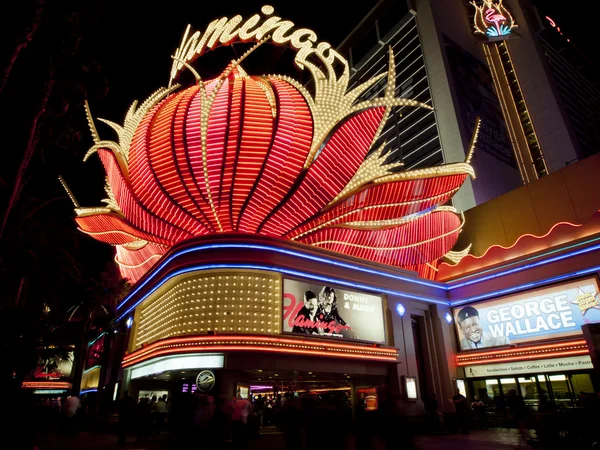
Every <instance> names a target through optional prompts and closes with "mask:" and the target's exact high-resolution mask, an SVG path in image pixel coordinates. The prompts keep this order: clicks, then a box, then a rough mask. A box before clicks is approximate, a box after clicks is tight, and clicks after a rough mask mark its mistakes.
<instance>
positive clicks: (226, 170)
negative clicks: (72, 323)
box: [65, 6, 475, 282]
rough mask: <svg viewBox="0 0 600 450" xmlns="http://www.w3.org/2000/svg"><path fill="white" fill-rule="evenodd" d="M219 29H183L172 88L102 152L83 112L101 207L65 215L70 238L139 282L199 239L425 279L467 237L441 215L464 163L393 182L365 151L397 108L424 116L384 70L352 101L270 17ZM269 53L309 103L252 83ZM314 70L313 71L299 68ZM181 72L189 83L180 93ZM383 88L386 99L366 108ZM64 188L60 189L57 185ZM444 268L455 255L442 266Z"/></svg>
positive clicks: (301, 39) (269, 82) (396, 166)
mask: <svg viewBox="0 0 600 450" xmlns="http://www.w3.org/2000/svg"><path fill="white" fill-rule="evenodd" d="M261 14H262V15H254V16H252V17H250V18H249V19H248V20H245V21H244V20H243V19H242V18H241V17H240V16H235V17H234V18H232V19H231V20H230V19H228V18H227V17H223V18H221V19H219V20H217V21H214V22H212V23H211V25H209V27H208V28H207V29H206V30H205V32H204V33H202V34H201V33H199V32H194V33H191V31H190V28H189V27H188V28H187V30H186V31H185V34H184V37H183V40H182V42H181V44H180V47H179V48H178V49H177V51H176V52H175V54H174V55H173V56H172V58H173V60H174V63H173V67H172V70H171V79H170V83H169V86H168V87H164V88H161V89H159V90H158V91H156V92H155V93H154V94H152V95H151V96H150V97H149V98H148V99H147V100H145V101H144V102H142V103H140V104H139V105H138V103H137V102H135V103H134V104H133V105H132V106H131V107H130V108H129V110H128V112H127V114H126V116H125V121H124V123H123V124H122V125H119V124H117V123H114V122H111V121H106V120H102V122H104V123H105V124H107V125H109V126H110V127H111V128H113V129H114V130H115V131H116V133H117V136H118V139H117V140H116V141H110V140H103V139H101V138H100V136H99V133H98V131H97V130H96V125H95V123H94V120H93V119H92V116H91V113H90V110H89V107H88V106H87V104H86V113H87V117H88V121H89V124H90V129H91V132H92V138H93V140H94V145H93V146H92V147H91V149H90V150H89V151H88V153H87V154H86V156H85V159H88V158H89V157H90V156H91V155H93V154H98V156H99V157H100V160H101V161H102V164H103V166H104V169H105V171H106V175H107V178H106V187H105V189H106V193H107V198H106V199H105V200H103V201H104V203H105V205H103V206H100V207H94V208H89V207H80V206H79V204H78V203H77V202H76V200H75V199H74V197H73V196H72V194H71V193H70V191H68V188H67V191H68V192H69V195H70V196H71V199H72V200H73V202H74V203H75V212H76V219H75V220H76V222H77V224H78V226H79V229H80V230H81V231H83V232H84V233H87V234H89V235H90V236H92V237H94V238H95V239H97V240H100V241H102V242H105V243H108V244H111V245H114V246H115V247H116V251H117V256H116V261H117V263H118V264H119V266H120V269H121V273H122V274H123V276H124V277H125V278H128V279H129V280H130V281H132V282H135V281H137V280H138V279H139V278H140V277H142V276H143V275H144V274H145V273H146V272H147V271H148V270H149V269H150V267H152V266H153V265H154V264H155V263H156V261H158V259H160V258H161V256H162V255H164V254H165V253H166V252H167V251H168V250H169V249H170V248H171V247H173V246H174V245H175V244H177V243H179V242H182V241H184V240H187V239H190V238H194V237H196V236H206V235H211V234H218V233H250V234H261V235H265V236H273V237H279V238H283V239H287V240H293V241H297V242H300V243H304V244H307V245H312V246H314V247H318V248H322V249H325V250H330V251H336V252H340V253H344V254H347V255H350V256H354V257H360V258H364V259H368V260H371V261H375V262H378V263H383V264H388V265H393V266H398V267H403V268H406V269H409V270H416V271H418V272H419V273H420V274H421V275H422V276H432V275H433V273H434V272H433V271H434V270H435V268H436V267H437V264H438V261H439V260H440V258H442V257H443V256H444V255H446V254H449V252H451V249H452V247H453V246H454V244H455V243H456V240H457V238H458V235H459V233H460V230H461V228H462V225H463V221H462V220H461V216H460V215H459V214H458V212H457V211H456V210H455V209H454V208H452V207H450V206H446V203H447V202H448V201H449V200H450V199H451V198H452V196H453V195H454V194H455V193H456V191H457V190H458V189H459V188H460V187H461V185H462V184H463V182H464V181H465V180H466V178H467V177H468V176H471V177H474V175H475V174H474V171H473V168H472V167H471V165H470V164H469V162H470V159H471V155H472V151H473V148H474V145H475V138H474V139H473V142H472V145H471V147H470V149H469V150H468V152H467V155H468V156H467V159H466V161H465V162H457V163H452V164H445V165H441V166H436V167H432V168H421V169H416V170H407V171H401V170H400V166H402V163H399V162H395V163H390V164H387V163H386V155H385V153H386V151H385V150H386V146H385V144H384V145H382V146H380V147H378V148H373V145H374V143H375V142H376V141H377V140H378V138H379V136H380V135H381V132H382V130H383V127H384V125H385V123H386V121H387V119H388V117H389V115H390V113H391V110H392V108H394V107H400V106H404V107H418V108H426V109H432V108H431V106H430V105H427V104H423V103H420V102H418V101H416V100H412V99H404V98H398V97H396V96H395V92H396V85H395V81H396V73H395V67H396V65H395V62H394V55H393V52H392V50H391V49H390V56H389V69H388V72H387V74H386V73H382V74H380V75H377V76H375V77H374V78H372V79H370V80H368V81H366V82H364V83H363V84H361V85H359V86H356V87H353V88H352V89H350V88H349V85H350V68H349V65H348V62H347V61H346V60H345V58H343V57H342V55H340V54H339V53H338V52H336V51H335V50H334V49H332V48H331V46H330V45H329V44H327V43H324V42H319V41H318V40H317V37H316V34H315V33H314V32H312V31H310V30H307V29H303V28H301V29H298V30H296V31H292V28H293V25H294V24H293V23H292V22H290V21H281V18H279V17H276V16H274V15H273V14H274V9H273V8H272V7H271V6H263V7H262V8H261ZM234 42H244V43H248V47H249V49H248V50H247V51H246V53H244V54H243V55H242V56H241V57H240V58H239V59H237V60H235V61H232V62H231V63H230V64H229V65H227V67H224V68H223V71H222V73H221V75H219V76H217V77H216V78H214V79H212V80H202V79H201V77H200V75H199V74H198V72H197V71H196V70H195V69H194V67H192V66H191V64H192V63H193V62H194V60H196V59H197V58H198V57H200V56H201V55H202V54H204V53H205V52H206V51H208V50H212V49H214V48H216V47H218V46H226V45H232V44H233V43H234ZM265 43H275V44H280V45H284V44H285V45H289V47H290V48H291V49H292V50H295V51H296V52H298V55H297V56H296V58H295V63H296V65H297V66H298V67H299V68H300V69H302V70H307V71H308V72H309V73H310V74H311V76H312V78H313V79H314V81H315V83H314V89H313V91H310V92H309V90H307V89H306V88H305V86H304V85H303V84H302V83H300V82H298V81H297V80H294V79H292V78H289V77H287V76H281V75H269V76H254V75H249V74H248V73H246V71H245V70H244V69H243V67H242V63H243V61H244V60H245V59H246V58H249V57H251V56H252V54H253V51H254V49H256V48H257V47H259V46H261V45H264V44H265ZM309 56H310V58H309ZM182 70H188V71H189V73H191V74H192V75H193V76H194V77H195V79H196V83H194V84H193V85H192V86H187V87H181V86H180V85H179V84H177V81H178V78H179V74H180V72H181V71H182ZM386 75H387V86H386V88H385V92H384V95H383V96H382V97H379V98H373V99H369V100H365V99H363V98H362V95H363V94H364V93H365V92H366V91H367V90H368V89H369V88H371V87H372V86H373V85H375V83H377V82H379V81H380V80H382V79H384V78H385V77H386ZM65 188H66V185H65ZM450 254H451V253H450Z"/></svg>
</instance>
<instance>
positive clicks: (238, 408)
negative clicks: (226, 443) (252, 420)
mask: <svg viewBox="0 0 600 450" xmlns="http://www.w3.org/2000/svg"><path fill="white" fill-rule="evenodd" d="M251 412H252V403H250V402H249V401H248V400H246V399H245V398H241V397H239V398H238V399H237V400H236V402H235V404H234V405H233V413H232V415H231V433H232V436H231V437H232V440H233V449H234V450H245V449H246V447H247V446H248V416H250V413H251Z"/></svg>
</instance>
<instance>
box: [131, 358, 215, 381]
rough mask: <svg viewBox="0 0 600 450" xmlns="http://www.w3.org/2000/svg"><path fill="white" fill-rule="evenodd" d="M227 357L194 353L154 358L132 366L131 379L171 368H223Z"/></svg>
mask: <svg viewBox="0 0 600 450" xmlns="http://www.w3.org/2000/svg"><path fill="white" fill-rule="evenodd" d="M224 363H225V357H224V355H223V354H215V355H206V354H202V353H199V354H194V355H185V356H165V357H162V358H153V359H151V360H149V361H145V362H143V363H139V364H136V365H133V366H131V367H130V369H131V379H132V380H133V379H136V378H142V377H147V376H148V375H154V374H157V373H161V372H166V371H169V370H182V369H222V368H223V367H224Z"/></svg>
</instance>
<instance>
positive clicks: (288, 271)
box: [116, 264, 448, 322]
mask: <svg viewBox="0 0 600 450" xmlns="http://www.w3.org/2000/svg"><path fill="white" fill-rule="evenodd" d="M212 269H252V270H266V271H270V272H279V273H283V274H286V275H293V276H298V277H302V278H308V279H312V280H317V281H325V282H327V283H333V284H338V285H340V286H349V287H353V288H357V289H362V290H367V291H370V292H373V291H375V292H378V293H383V294H391V295H398V296H401V297H408V298H412V299H414V300H422V301H424V302H428V303H437V304H438V305H444V306H448V302H447V301H444V300H437V299H434V298H431V297H422V296H419V295H414V294H410V293H408V292H402V291H393V290H391V289H383V288H381V287H376V286H371V285H366V284H362V283H354V282H350V281H344V280H340V279H339V278H329V277H322V276H319V275H314V274H311V273H307V272H300V271H298V270H291V269H283V268H281V267H274V266H260V265H255V264H206V265H202V266H192V267H186V268H185V269H181V270H178V271H176V272H173V273H171V274H170V275H168V276H167V277H166V278H163V279H162V280H161V284H158V285H156V286H154V287H153V288H152V289H151V290H150V291H149V292H147V293H146V294H145V295H144V296H143V297H142V298H141V299H139V300H138V301H137V302H136V303H135V304H134V305H132V306H131V307H130V308H129V309H128V310H127V311H125V312H124V313H123V314H121V315H120V316H119V317H118V318H117V319H116V322H119V321H120V320H121V319H123V318H124V317H125V316H127V314H129V313H130V312H131V311H132V310H133V309H135V307H136V306H137V305H139V304H140V303H142V302H143V301H144V300H145V299H146V298H148V297H149V296H150V295H152V294H153V293H154V292H155V291H156V290H158V289H159V288H160V287H161V286H162V285H163V284H164V283H166V282H167V281H169V280H170V279H172V278H175V277H176V276H178V275H182V274H185V273H190V272H199V271H201V270H212ZM156 273H158V271H155V272H153V273H152V276H154V275H155V274H156ZM148 280H150V278H148V279H147V280H146V281H145V282H144V284H145V283H146V282H147V281H148ZM436 287H437V286H436ZM130 297H131V295H130ZM128 298H129V297H128ZM126 301H127V300H125V301H124V302H123V303H121V305H119V306H122V305H123V304H124V303H125V302H126Z"/></svg>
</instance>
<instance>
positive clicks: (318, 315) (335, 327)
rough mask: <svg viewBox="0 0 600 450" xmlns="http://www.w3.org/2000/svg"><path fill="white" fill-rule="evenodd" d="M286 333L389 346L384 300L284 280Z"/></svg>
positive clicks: (353, 292)
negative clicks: (384, 316)
mask: <svg viewBox="0 0 600 450" xmlns="http://www.w3.org/2000/svg"><path fill="white" fill-rule="evenodd" d="M282 329H283V331H284V332H287V333H297V334H306V335H311V336H323V337H332V338H341V339H353V340H361V341H370V342H378V343H385V326H384V321H383V298H382V297H381V296H378V295H372V294H366V293H364V292H357V291H349V290H347V289H339V288H337V287H335V288H334V287H332V286H327V285H322V284H314V283H307V282H304V281H297V280H290V279H287V278H286V279H284V280H283V327H282Z"/></svg>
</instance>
